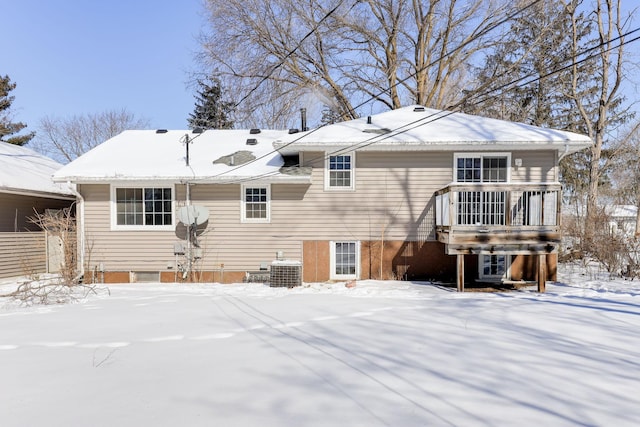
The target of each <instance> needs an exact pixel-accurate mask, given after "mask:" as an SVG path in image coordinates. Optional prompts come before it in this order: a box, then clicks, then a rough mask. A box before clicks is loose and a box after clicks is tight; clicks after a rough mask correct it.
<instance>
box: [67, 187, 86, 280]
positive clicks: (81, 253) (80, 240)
mask: <svg viewBox="0 0 640 427" xmlns="http://www.w3.org/2000/svg"><path fill="white" fill-rule="evenodd" d="M67 187H68V188H69V190H70V191H71V192H72V193H73V194H74V195H75V196H76V201H77V203H76V208H77V214H78V215H79V216H80V225H81V226H80V227H76V233H77V234H78V237H77V239H78V262H80V272H79V273H78V275H77V276H76V277H75V280H76V281H78V280H80V279H81V278H82V277H84V245H85V241H84V197H82V194H80V192H79V191H78V190H76V189H75V188H74V187H73V186H72V185H71V181H67ZM77 223H78V220H77V219H76V224H77Z"/></svg>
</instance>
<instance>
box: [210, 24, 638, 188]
mask: <svg viewBox="0 0 640 427" xmlns="http://www.w3.org/2000/svg"><path fill="white" fill-rule="evenodd" d="M638 31H640V27H639V28H636V29H634V30H631V31H628V32H627V33H625V34H623V35H621V36H619V37H616V38H615V39H612V40H609V41H605V42H602V43H600V44H599V45H597V46H594V47H591V48H589V49H586V50H585V51H583V52H580V53H579V54H577V55H576V56H575V58H578V57H582V56H583V55H584V54H585V53H588V52H592V51H594V50H596V49H599V48H601V47H602V46H605V45H608V44H609V43H611V42H612V41H614V42H615V41H618V40H621V39H623V38H625V37H627V36H628V35H631V34H633V33H636V32H638ZM638 40H640V36H638V37H636V38H633V39H631V40H624V41H621V42H620V43H619V44H618V45H616V46H611V47H609V48H608V49H607V51H611V50H614V49H618V48H620V47H622V46H625V45H627V44H630V43H633V42H636V41H638ZM598 55H599V53H594V54H591V55H588V56H586V57H584V58H582V59H580V60H578V61H574V57H571V58H568V59H567V60H571V61H572V62H571V64H569V65H566V66H563V67H561V68H558V69H555V70H552V71H550V72H549V73H546V74H544V75H541V76H538V77H536V78H533V79H531V80H527V81H525V82H524V83H520V84H518V85H516V86H514V87H512V88H510V89H508V90H513V89H516V88H518V87H524V86H527V85H529V84H531V83H534V82H536V81H539V80H541V79H544V78H547V77H549V76H552V75H554V74H557V73H560V72H562V71H564V70H566V69H568V68H571V67H573V66H574V65H577V64H581V63H584V62H586V61H589V60H591V59H593V58H595V57H597V56H598ZM532 75H533V73H530V74H529V75H526V76H524V77H521V78H518V79H515V80H512V81H511V82H508V83H506V84H504V85H501V86H500V87H499V88H497V89H491V90H489V91H487V92H485V93H484V94H475V95H474V96H475V97H483V96H484V98H483V99H479V100H478V101H476V102H475V103H474V104H472V105H478V104H481V103H483V102H486V101H487V100H488V99H490V97H487V96H486V95H487V94H491V93H493V92H495V91H496V90H500V89H504V88H507V87H509V86H511V85H513V84H514V83H517V82H520V81H522V80H525V79H527V78H530V77H531V76H532ZM467 102H468V99H463V100H461V101H459V102H457V103H456V104H454V105H452V106H450V107H448V108H449V110H439V111H438V112H437V113H434V114H431V115H429V116H427V117H423V118H420V119H418V120H415V121H413V122H411V123H406V124H404V125H402V126H400V127H398V128H396V129H394V130H392V131H391V132H388V133H386V134H384V135H375V136H373V137H371V138H369V139H367V140H365V141H361V142H358V143H354V144H351V145H350V146H348V147H341V148H339V149H337V150H335V151H332V152H328V153H326V154H323V155H322V156H318V157H316V158H313V159H310V160H309V162H315V161H318V160H326V159H328V158H329V157H330V156H334V155H339V154H341V153H343V154H344V153H348V152H352V151H356V150H360V149H362V148H365V147H368V146H370V145H373V144H376V143H379V142H382V141H384V140H386V139H389V138H392V137H395V136H397V135H399V134H402V133H405V132H408V131H410V130H413V129H416V128H418V127H421V126H425V125H427V124H430V123H433V122H435V121H437V120H440V119H443V118H445V117H448V116H450V115H451V114H454V113H455V112H457V110H458V109H459V108H460V107H461V106H462V105H463V104H466V103H467ZM319 129H321V127H319V128H316V129H314V130H312V131H311V132H309V133H307V134H306V135H303V136H301V137H299V138H297V139H295V140H293V141H291V142H289V143H287V144H285V145H283V146H282V147H281V148H286V147H288V146H290V145H292V144H293V143H295V142H298V141H300V140H301V139H302V138H305V137H307V136H308V135H310V134H311V133H313V132H314V131H317V130H319ZM276 151H277V150H274V151H272V152H270V153H268V154H265V155H264V156H262V157H260V158H264V157H266V156H268V155H271V154H273V153H274V152H276ZM256 160H258V159H256ZM243 166H246V164H245V165H241V166H238V167H237V168H235V169H239V168H241V167H243ZM235 169H233V170H235ZM228 172H230V171H228ZM224 173H226V172H223V173H222V174H224ZM278 173H279V172H267V173H264V174H261V175H258V176H255V177H247V178H239V179H237V180H231V181H230V182H227V184H231V183H242V182H249V181H255V180H259V179H263V178H268V177H270V176H274V175H277V174H278ZM222 174H218V175H215V176H214V177H217V176H220V175H222Z"/></svg>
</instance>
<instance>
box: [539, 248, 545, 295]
mask: <svg viewBox="0 0 640 427" xmlns="http://www.w3.org/2000/svg"><path fill="white" fill-rule="evenodd" d="M546 264H547V256H546V255H545V254H540V255H538V292H544V291H545V288H546V283H547V272H546V271H545V270H546V268H545V267H546Z"/></svg>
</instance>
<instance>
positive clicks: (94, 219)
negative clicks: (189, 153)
mask: <svg viewBox="0 0 640 427" xmlns="http://www.w3.org/2000/svg"><path fill="white" fill-rule="evenodd" d="M81 191H82V194H83V195H84V198H85V223H86V229H85V234H86V240H87V247H88V248H91V253H90V261H89V264H90V267H91V268H93V267H94V266H96V265H100V264H101V263H102V264H103V266H104V268H105V270H107V271H119V270H122V271H158V270H166V269H167V265H168V264H172V265H173V264H174V263H175V261H176V258H175V256H174V255H173V245H174V243H177V242H181V240H180V239H178V237H176V234H175V233H174V232H173V231H156V230H136V231H121V230H112V229H111V218H110V215H111V206H110V203H111V202H110V186H109V185H108V184H105V185H94V184H92V185H82V189H81ZM176 193H177V200H176V208H179V207H180V206H184V204H185V196H186V191H185V187H184V186H183V185H178V186H176ZM190 193H191V200H192V203H193V204H198V205H203V206H205V207H207V208H208V209H209V215H210V218H209V223H208V225H207V229H206V232H205V233H204V234H202V235H201V236H199V239H200V243H201V246H202V249H203V259H202V261H200V262H199V263H198V266H197V267H198V268H202V269H206V270H219V269H220V268H221V264H224V269H225V270H230V271H234V270H236V271H237V270H257V269H258V268H259V267H260V264H261V263H262V262H270V261H272V260H273V259H274V258H275V255H276V253H275V252H276V251H278V250H280V251H283V252H284V254H285V256H287V257H289V258H292V259H301V257H302V255H301V253H302V244H301V242H300V241H299V240H294V239H292V238H291V237H287V236H278V235H276V234H274V233H273V232H272V228H271V227H270V224H246V223H241V222H240V203H241V201H240V197H241V193H240V185H239V184H229V185H192V186H191V191H190ZM283 229H286V227H283Z"/></svg>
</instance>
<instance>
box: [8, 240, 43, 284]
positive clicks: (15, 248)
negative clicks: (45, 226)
mask: <svg viewBox="0 0 640 427" xmlns="http://www.w3.org/2000/svg"><path fill="white" fill-rule="evenodd" d="M46 271H47V259H46V247H45V233H44V231H39V232H29V233H24V232H23V233H4V232H0V277H14V276H30V275H32V274H36V273H44V272H46Z"/></svg>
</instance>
